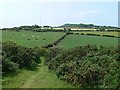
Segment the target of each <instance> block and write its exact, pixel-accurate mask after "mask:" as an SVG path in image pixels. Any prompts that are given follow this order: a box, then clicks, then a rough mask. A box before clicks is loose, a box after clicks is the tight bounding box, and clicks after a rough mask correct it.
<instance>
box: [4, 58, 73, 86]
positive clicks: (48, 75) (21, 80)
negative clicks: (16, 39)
mask: <svg viewBox="0 0 120 90" xmlns="http://www.w3.org/2000/svg"><path fill="white" fill-rule="evenodd" d="M25 73H28V74H25ZM25 73H23V74H24V75H23V74H22V73H21V74H20V75H19V76H15V77H14V76H13V77H10V78H9V77H8V78H9V82H8V83H7V85H4V87H5V88H6V87H7V88H75V87H74V86H73V85H71V84H69V83H67V82H65V81H62V80H60V79H59V78H58V77H57V76H56V74H55V73H53V72H50V71H49V70H48V68H47V66H45V65H44V58H42V63H41V64H40V65H39V67H38V69H37V70H36V71H30V72H28V71H26V72H25ZM8 78H7V79H8ZM12 80H13V81H12Z"/></svg>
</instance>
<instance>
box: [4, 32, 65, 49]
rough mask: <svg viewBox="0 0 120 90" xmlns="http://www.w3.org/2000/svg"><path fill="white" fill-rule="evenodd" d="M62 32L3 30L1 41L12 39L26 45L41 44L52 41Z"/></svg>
mask: <svg viewBox="0 0 120 90" xmlns="http://www.w3.org/2000/svg"><path fill="white" fill-rule="evenodd" d="M63 34H64V33H62V32H42V33H41V32H32V31H21V32H16V31H3V32H2V41H3V42H5V41H13V42H16V43H17V44H19V45H22V46H27V47H35V46H38V47H39V46H42V45H46V44H50V43H53V42H54V41H56V40H57V39H59V38H60V37H61V36H62V35H63Z"/></svg>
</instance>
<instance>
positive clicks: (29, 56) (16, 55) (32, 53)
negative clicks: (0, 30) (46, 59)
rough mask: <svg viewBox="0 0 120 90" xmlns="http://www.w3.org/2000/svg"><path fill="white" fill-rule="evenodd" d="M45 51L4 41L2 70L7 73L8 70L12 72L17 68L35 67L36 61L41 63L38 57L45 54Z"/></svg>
mask: <svg viewBox="0 0 120 90" xmlns="http://www.w3.org/2000/svg"><path fill="white" fill-rule="evenodd" d="M45 53H46V49H42V48H37V47H36V48H26V47H22V46H18V45H16V44H15V43H13V42H4V43H3V52H2V56H3V57H4V58H3V60H2V62H3V70H4V72H5V73H7V72H8V71H10V72H11V71H13V72H14V71H16V70H17V69H18V68H19V69H20V68H28V69H35V68H36V67H37V65H38V63H41V60H40V57H41V56H43V55H45ZM9 69H10V70H9Z"/></svg>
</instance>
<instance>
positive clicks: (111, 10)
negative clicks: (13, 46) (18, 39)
mask: <svg viewBox="0 0 120 90" xmlns="http://www.w3.org/2000/svg"><path fill="white" fill-rule="evenodd" d="M0 8H1V10H0V11H1V14H0V17H1V18H0V28H5V27H15V26H22V25H35V24H37V25H52V26H58V25H62V24H65V23H75V24H79V23H86V24H96V25H107V26H108V25H110V26H118V3H117V2H6V3H3V4H2V6H1V7H0Z"/></svg>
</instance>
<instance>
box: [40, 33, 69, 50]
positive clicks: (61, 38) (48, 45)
mask: <svg viewBox="0 0 120 90" xmlns="http://www.w3.org/2000/svg"><path fill="white" fill-rule="evenodd" d="M67 35H69V33H65V34H64V35H63V36H62V37H60V38H59V39H58V40H56V41H55V42H53V43H51V44H47V45H44V46H42V47H43V48H50V47H54V46H56V45H58V43H60V42H61V41H62V40H63V39H64V38H65V37H66V36H67Z"/></svg>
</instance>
